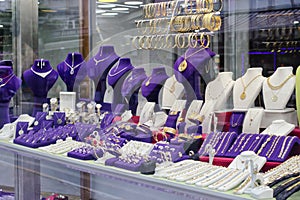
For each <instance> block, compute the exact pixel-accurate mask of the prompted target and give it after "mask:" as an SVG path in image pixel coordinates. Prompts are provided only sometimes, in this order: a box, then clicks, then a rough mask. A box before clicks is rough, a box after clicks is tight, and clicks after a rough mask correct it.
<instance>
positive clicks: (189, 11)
mask: <svg viewBox="0 0 300 200" xmlns="http://www.w3.org/2000/svg"><path fill="white" fill-rule="evenodd" d="M188 4H190V9H188V7H189V6H188ZM184 12H185V14H192V13H193V1H192V0H185V1H184Z"/></svg>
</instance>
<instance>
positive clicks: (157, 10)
mask: <svg viewBox="0 0 300 200" xmlns="http://www.w3.org/2000/svg"><path fill="white" fill-rule="evenodd" d="M154 7H155V12H154V16H155V17H159V16H160V14H161V6H160V3H156V4H155V6H154Z"/></svg>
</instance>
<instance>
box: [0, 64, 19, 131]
mask: <svg viewBox="0 0 300 200" xmlns="http://www.w3.org/2000/svg"><path fill="white" fill-rule="evenodd" d="M3 64H10V63H3ZM20 86H21V79H19V78H18V77H16V76H15V75H14V73H13V69H12V67H11V66H0V128H2V127H3V125H4V124H6V123H9V122H10V118H9V102H10V100H11V98H12V97H13V96H14V95H15V94H16V93H17V90H18V89H19V88H20Z"/></svg>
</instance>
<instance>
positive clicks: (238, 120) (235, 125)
mask: <svg viewBox="0 0 300 200" xmlns="http://www.w3.org/2000/svg"><path fill="white" fill-rule="evenodd" d="M242 116H243V114H240V116H239V117H238V119H237V120H236V122H234V121H233V120H234V114H232V120H231V126H232V127H233V128H234V127H237V126H238V125H242V124H239V123H240V120H241V117H242Z"/></svg>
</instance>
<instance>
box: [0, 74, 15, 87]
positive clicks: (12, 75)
mask: <svg viewBox="0 0 300 200" xmlns="http://www.w3.org/2000/svg"><path fill="white" fill-rule="evenodd" d="M14 76H15V74H11V76H10V77H9V79H8V80H7V81H6V82H5V83H2V84H1V85H0V88H2V87H4V86H5V85H6V84H7V83H8V82H9V81H10V80H11V79H12V78H13V77H14ZM5 78H6V77H5Z"/></svg>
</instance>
